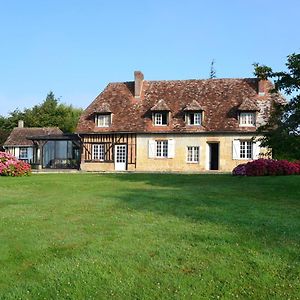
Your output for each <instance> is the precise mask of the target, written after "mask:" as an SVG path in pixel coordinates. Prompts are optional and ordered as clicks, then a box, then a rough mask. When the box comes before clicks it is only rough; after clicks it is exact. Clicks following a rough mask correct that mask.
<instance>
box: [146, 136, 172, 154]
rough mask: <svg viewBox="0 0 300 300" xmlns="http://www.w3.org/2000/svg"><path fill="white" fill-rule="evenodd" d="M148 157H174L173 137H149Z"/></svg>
mask: <svg viewBox="0 0 300 300" xmlns="http://www.w3.org/2000/svg"><path fill="white" fill-rule="evenodd" d="M148 157H149V158H159V159H166V158H174V157H175V140H174V139H149V141H148Z"/></svg>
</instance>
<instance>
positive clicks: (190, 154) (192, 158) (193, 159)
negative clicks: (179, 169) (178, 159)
mask: <svg viewBox="0 0 300 300" xmlns="http://www.w3.org/2000/svg"><path fill="white" fill-rule="evenodd" d="M187 162H189V163H198V162H199V146H188V147H187Z"/></svg>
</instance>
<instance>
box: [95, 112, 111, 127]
mask: <svg viewBox="0 0 300 300" xmlns="http://www.w3.org/2000/svg"><path fill="white" fill-rule="evenodd" d="M95 123H96V126H97V127H109V126H110V124H111V115H110V114H106V115H96V117H95Z"/></svg>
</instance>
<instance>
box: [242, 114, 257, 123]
mask: <svg viewBox="0 0 300 300" xmlns="http://www.w3.org/2000/svg"><path fill="white" fill-rule="evenodd" d="M240 125H241V126H254V125H255V113H254V112H241V113H240Z"/></svg>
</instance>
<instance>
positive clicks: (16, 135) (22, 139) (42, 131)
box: [3, 127, 63, 147]
mask: <svg viewBox="0 0 300 300" xmlns="http://www.w3.org/2000/svg"><path fill="white" fill-rule="evenodd" d="M62 133H63V132H62V131H61V130H60V129H59V128H58V127H32V128H29V127H23V128H22V127H16V128H14V129H13V130H12V132H11V133H10V135H9V137H8V138H7V140H6V141H5V143H4V145H3V146H4V147H9V146H12V147H13V146H28V147H30V146H33V142H32V141H31V140H28V139H27V137H29V136H30V137H34V136H49V135H54V134H62Z"/></svg>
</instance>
